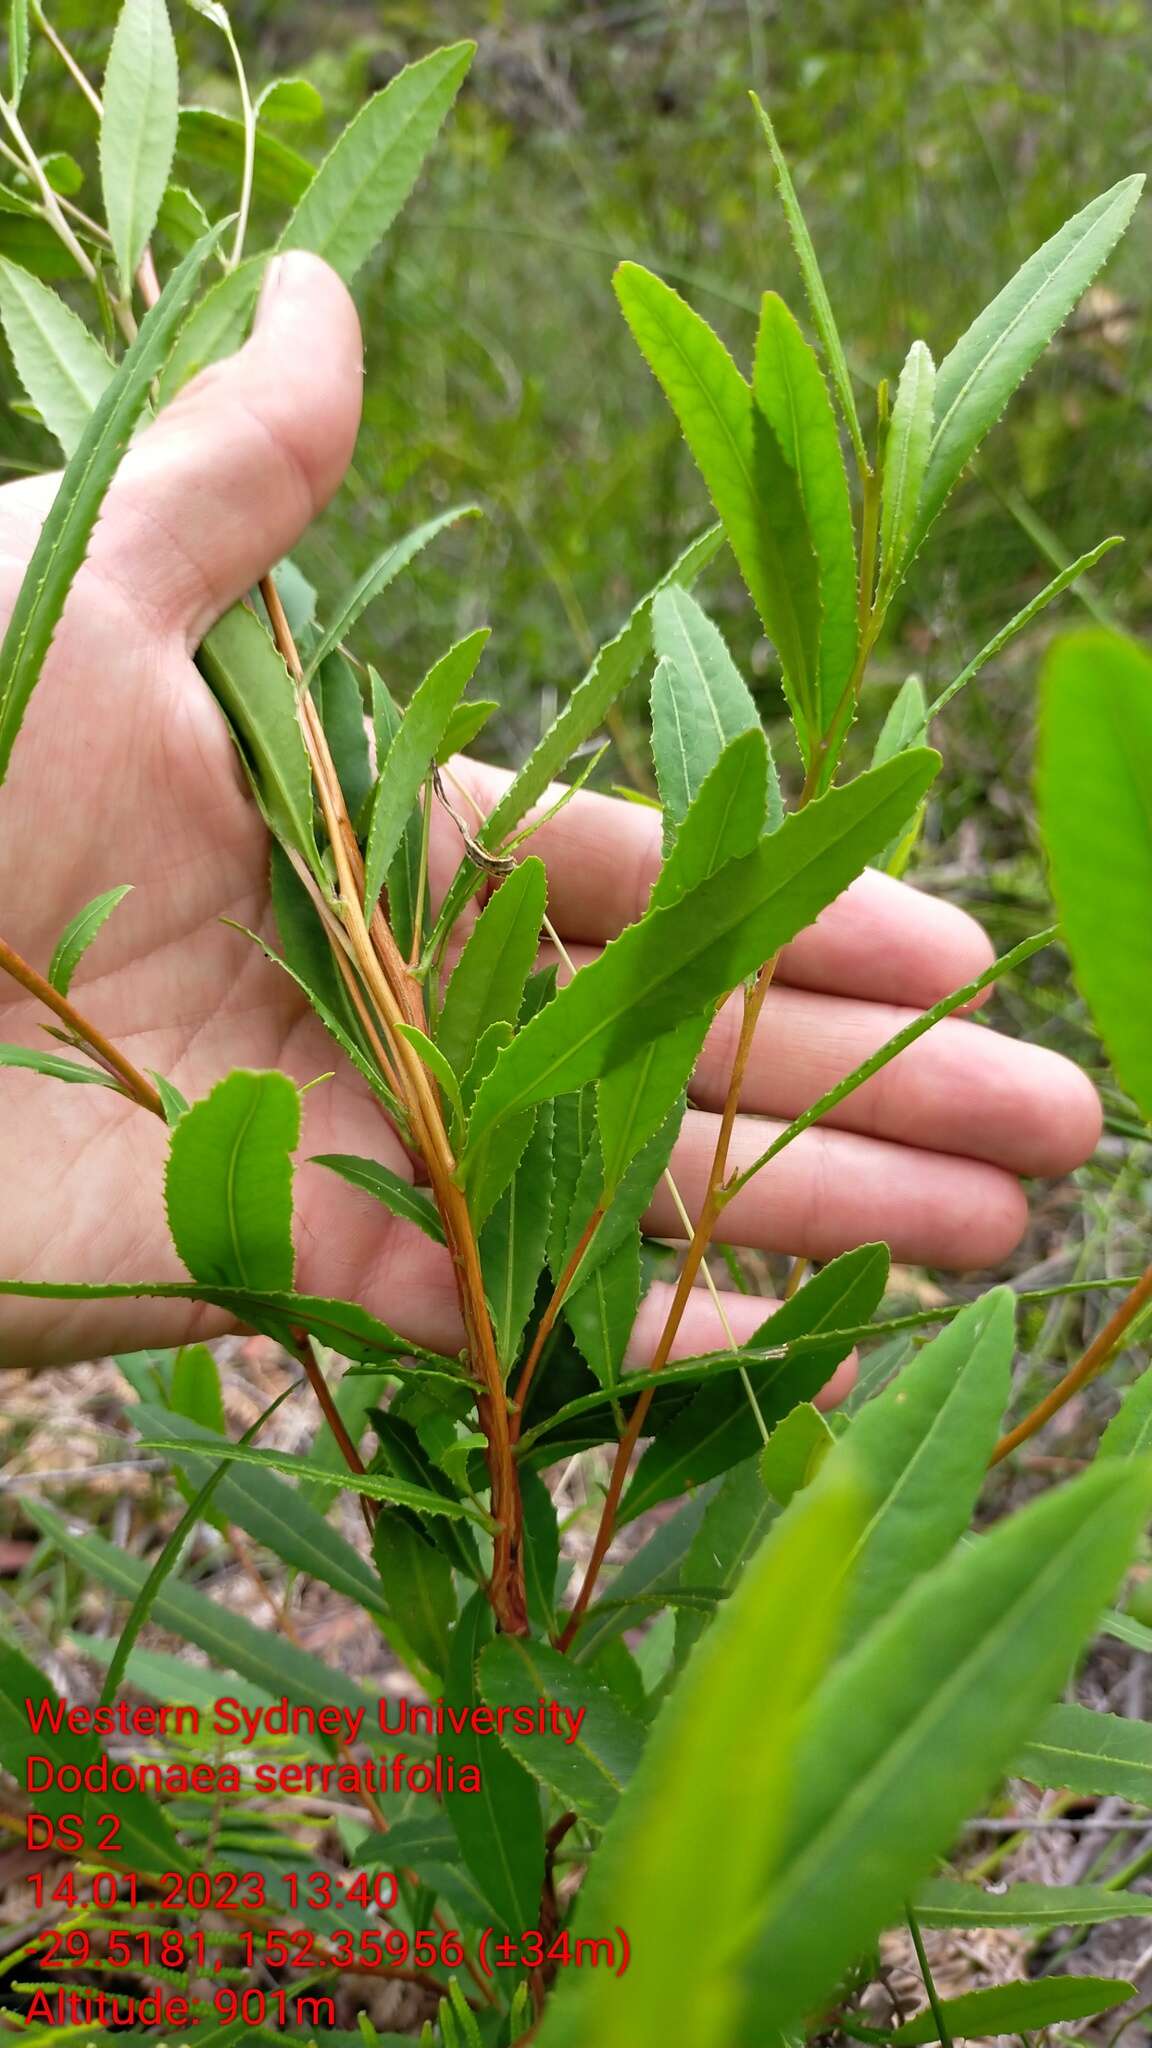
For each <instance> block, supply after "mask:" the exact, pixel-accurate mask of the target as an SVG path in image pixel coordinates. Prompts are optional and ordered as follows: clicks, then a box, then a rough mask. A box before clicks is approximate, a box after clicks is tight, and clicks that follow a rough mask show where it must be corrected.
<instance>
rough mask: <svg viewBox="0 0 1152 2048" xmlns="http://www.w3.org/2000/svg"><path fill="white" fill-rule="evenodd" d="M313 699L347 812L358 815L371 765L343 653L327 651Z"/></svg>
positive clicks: (361, 705) (369, 783) (315, 681)
mask: <svg viewBox="0 0 1152 2048" xmlns="http://www.w3.org/2000/svg"><path fill="white" fill-rule="evenodd" d="M289 625H290V626H291V621H289ZM291 630H292V634H293V638H294V639H295V640H296V642H297V645H299V642H300V637H301V636H300V634H299V633H298V632H297V630H296V628H295V627H294V626H292V627H291ZM312 701H313V703H314V704H315V706H316V709H317V710H318V712H319V713H320V723H321V724H322V726H323V727H324V736H325V738H326V739H327V741H328V747H329V750H330V752H331V755H332V765H333V767H334V768H335V770H336V778H337V781H338V782H339V784H340V787H341V789H342V791H343V792H344V801H345V803H346V804H347V806H348V815H349V817H350V818H353V819H355V818H358V817H359V815H360V812H361V810H362V809H363V806H364V805H365V804H366V802H367V801H368V796H369V792H370V791H371V788H372V782H373V776H372V764H371V761H370V760H369V757H368V732H367V728H366V726H365V723H364V701H363V698H362V697H361V695H360V685H359V683H358V682H357V680H356V677H355V675H354V674H353V672H352V669H351V667H350V665H349V663H348V662H346V661H345V659H344V656H343V655H342V654H338V653H337V654H330V655H329V656H328V658H327V660H326V661H324V662H323V663H322V664H321V666H320V668H319V670H318V671H317V672H316V673H315V674H314V675H313V678H312Z"/></svg>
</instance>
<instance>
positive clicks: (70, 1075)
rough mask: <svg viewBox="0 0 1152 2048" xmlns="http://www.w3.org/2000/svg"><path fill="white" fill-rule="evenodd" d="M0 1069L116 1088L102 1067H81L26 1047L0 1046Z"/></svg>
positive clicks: (52, 1053) (76, 1061) (55, 1054)
mask: <svg viewBox="0 0 1152 2048" xmlns="http://www.w3.org/2000/svg"><path fill="white" fill-rule="evenodd" d="M0 1067H28V1068H30V1069H31V1071H32V1072H33V1073H34V1074H46V1075H47V1076H48V1078H49V1079H50V1080H53V1081H74V1082H77V1083H79V1082H84V1081H87V1082H90V1083H92V1084H93V1085H94V1086H95V1087H97V1088H118V1083H117V1082H115V1081H114V1080H113V1079H112V1076H111V1074H106V1073H105V1072H104V1070H103V1068H102V1067H82V1066H81V1064H80V1062H79V1060H66V1059H62V1058H61V1056H60V1054H59V1053H57V1052H37V1051H35V1050H34V1049H33V1048H32V1047H31V1046H27V1045H0Z"/></svg>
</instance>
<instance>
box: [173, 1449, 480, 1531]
mask: <svg viewBox="0 0 1152 2048" xmlns="http://www.w3.org/2000/svg"><path fill="white" fill-rule="evenodd" d="M140 1445H141V1449H142V1450H146V1451H167V1452H172V1453H179V1454H181V1455H182V1454H183V1452H184V1448H185V1446H184V1445H183V1443H181V1442H180V1441H179V1440H177V1441H175V1442H173V1440H172V1439H171V1438H170V1437H169V1438H164V1439H161V1438H153V1437H141V1439H140ZM212 1455H213V1457H214V1458H218V1459H219V1460H220V1462H221V1464H233V1465H256V1466H262V1467H264V1468H266V1469H267V1470H268V1471H270V1472H291V1473H294V1474H295V1475H296V1477H297V1478H299V1479H310V1480H312V1481H313V1482H314V1483H315V1484H316V1485H317V1486H334V1487H339V1488H340V1489H341V1490H342V1491H343V1492H347V1493H362V1494H364V1495H366V1496H367V1498H368V1499H369V1500H386V1501H391V1503H392V1505H393V1506H394V1507H401V1508H411V1509H412V1510H413V1512H414V1513H416V1514H423V1515H466V1516H468V1518H469V1519H470V1520H472V1521H476V1522H481V1523H485V1524H486V1523H487V1519H488V1518H487V1516H486V1515H482V1514H481V1513H480V1511H479V1510H478V1509H476V1508H472V1507H469V1505H468V1503H467V1501H452V1500H449V1499H447V1498H446V1497H445V1496H444V1495H442V1494H438V1493H431V1492H429V1490H428V1489H427V1488H426V1487H423V1486H409V1485H408V1484H407V1483H406V1481H404V1480H402V1479H389V1478H387V1477H385V1476H384V1475H383V1474H381V1473H379V1472H332V1471H329V1470H327V1468H326V1467H323V1466H320V1465H313V1464H311V1463H310V1462H309V1460H308V1459H307V1458H301V1457H298V1456H297V1454H296V1452H295V1451H264V1450H257V1449H255V1448H254V1447H253V1446H252V1445H249V1444H224V1443H222V1444H219V1445H214V1446H213V1450H212Z"/></svg>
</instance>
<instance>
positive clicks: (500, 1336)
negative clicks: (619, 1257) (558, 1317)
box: [480, 1103, 552, 1371]
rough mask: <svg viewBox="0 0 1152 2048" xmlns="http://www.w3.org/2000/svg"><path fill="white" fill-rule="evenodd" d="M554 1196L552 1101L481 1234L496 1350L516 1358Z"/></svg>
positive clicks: (505, 1360)
mask: <svg viewBox="0 0 1152 2048" xmlns="http://www.w3.org/2000/svg"><path fill="white" fill-rule="evenodd" d="M551 1197H552V1106H551V1104H550V1103H547V1104H545V1106H544V1107H543V1108H542V1109H541V1110H540V1112H539V1114H538V1116H537V1118H536V1124H535V1128H534V1130H533V1132H532V1136H531V1137H530V1138H529V1140H528V1144H527V1147H526V1149H525V1152H524V1157H523V1159H522V1160H521V1161H520V1164H519V1166H518V1167H517V1169H516V1172H515V1173H514V1174H513V1176H512V1179H511V1181H510V1182H509V1184H508V1186H507V1188H506V1189H505V1191H504V1193H503V1194H502V1195H501V1197H500V1200H499V1201H498V1202H497V1204H496V1206H495V1208H494V1209H493V1211H492V1214H491V1215H490V1216H489V1218H488V1221H487V1222H486V1224H485V1225H484V1229H483V1231H482V1233H481V1236H480V1262H481V1265H482V1266H483V1269H484V1292H485V1294H486V1295H487V1297H488V1303H489V1306H490V1308H491V1311H492V1332H493V1335H494V1337H495V1339H496V1356H497V1357H498V1359H499V1360H500V1363H501V1365H502V1366H503V1367H504V1369H505V1371H507V1370H508V1369H509V1367H510V1366H511V1365H512V1364H513V1363H514V1361H515V1358H516V1354H517V1351H518V1350H519V1348H520V1339H521V1337H522V1336H523V1334H524V1325H525V1323H526V1322H527V1320H528V1315H529V1311H530V1310H531V1307H532V1303H533V1301H534V1300H535V1298H536V1287H537V1283H538V1282H539V1279H540V1275H541V1273H542V1272H543V1270H544V1262H545V1258H546V1256H547V1249H548V1221H549V1215H550V1211H551Z"/></svg>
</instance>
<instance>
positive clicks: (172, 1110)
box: [149, 1067, 188, 1130]
mask: <svg viewBox="0 0 1152 2048" xmlns="http://www.w3.org/2000/svg"><path fill="white" fill-rule="evenodd" d="M149 1072H150V1073H151V1076H152V1079H153V1080H154V1082H155V1083H156V1093H157V1095H158V1096H159V1097H160V1101H161V1104H162V1106H163V1110H164V1121H165V1122H166V1124H167V1125H168V1128H169V1130H171V1129H172V1127H173V1125H175V1124H178V1123H179V1121H180V1119H181V1117H182V1116H185V1115H186V1114H187V1111H188V1102H187V1099H186V1098H185V1097H184V1096H183V1095H181V1093H180V1090H179V1089H178V1088H177V1087H176V1085H175V1083H174V1082H172V1081H168V1080H166V1079H165V1077H164V1075H163V1074H158V1073H157V1072H156V1069H155V1068H154V1067H151V1068H149Z"/></svg>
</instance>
